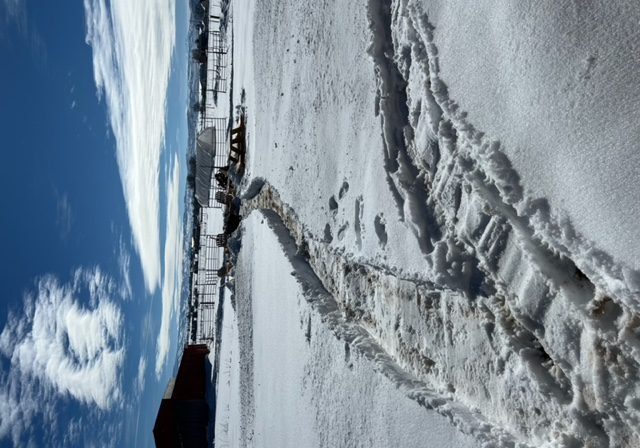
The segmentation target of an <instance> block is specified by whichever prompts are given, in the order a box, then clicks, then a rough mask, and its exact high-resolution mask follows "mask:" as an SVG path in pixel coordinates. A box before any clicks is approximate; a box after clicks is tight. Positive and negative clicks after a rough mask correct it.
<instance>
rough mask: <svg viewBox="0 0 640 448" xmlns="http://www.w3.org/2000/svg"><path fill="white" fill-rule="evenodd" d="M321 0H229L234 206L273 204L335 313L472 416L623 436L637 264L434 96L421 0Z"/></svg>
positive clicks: (540, 436)
mask: <svg viewBox="0 0 640 448" xmlns="http://www.w3.org/2000/svg"><path fill="white" fill-rule="evenodd" d="M320 3H321V4H319V5H317V6H316V7H310V6H309V5H299V4H297V3H295V2H268V1H267V2H259V3H258V4H255V5H253V4H251V5H252V7H250V8H247V11H250V12H251V14H253V15H254V16H255V17H260V20H259V21H257V22H255V23H253V24H252V25H251V26H252V27H253V28H254V33H255V37H254V39H253V40H251V41H245V42H244V44H242V43H241V45H240V48H242V51H246V52H250V53H251V54H253V56H254V57H253V58H252V61H253V64H255V73H256V79H252V78H250V73H252V71H251V70H248V71H245V72H244V75H243V76H244V78H242V79H240V80H239V81H240V83H241V84H242V85H243V86H245V87H246V88H247V95H248V102H247V106H248V110H249V114H250V117H251V118H252V119H251V122H250V128H249V134H250V138H249V139H250V142H249V152H250V157H251V158H252V160H250V167H249V172H250V174H251V175H253V177H254V178H260V177H261V178H264V179H268V181H269V184H267V185H266V187H264V188H263V189H262V192H261V193H260V194H259V195H258V196H256V197H255V198H254V199H253V202H252V203H251V204H248V205H247V207H249V208H248V209H247V210H249V209H250V208H251V207H254V208H261V209H269V210H272V211H275V212H276V213H277V214H278V216H280V218H281V219H282V221H283V222H284V223H285V224H286V226H287V228H288V229H289V231H290V232H292V234H293V235H294V236H295V238H296V240H297V242H298V245H299V247H300V248H301V250H302V251H303V252H308V254H309V263H310V266H311V267H312V268H313V271H314V272H315V274H316V275H317V276H318V278H320V279H321V281H322V283H323V285H324V287H325V288H326V289H327V291H329V293H330V294H331V296H332V297H333V298H334V299H335V301H336V303H337V304H338V305H339V307H340V309H341V311H342V313H343V315H344V317H345V318H346V319H348V320H349V321H350V322H353V323H355V324H357V325H358V326H359V327H360V328H362V329H364V330H365V331H366V332H367V334H369V335H370V336H371V337H372V338H373V339H374V341H375V343H376V344H377V345H378V346H379V347H381V349H382V350H383V351H384V353H386V354H387V355H388V356H389V357H390V359H391V360H392V361H393V362H394V363H396V364H397V365H398V366H399V368H400V369H402V370H403V371H404V372H407V373H408V374H409V375H411V376H412V377H414V378H417V379H418V380H419V381H421V382H423V383H424V384H425V385H427V386H426V387H427V389H429V390H432V391H434V392H435V394H436V396H437V397H439V399H445V400H447V401H449V402H453V403H458V404H460V405H462V406H463V407H464V408H466V409H470V410H473V411H476V412H477V413H479V414H480V416H481V418H479V420H480V421H481V420H485V421H486V422H488V423H489V424H490V425H489V427H490V428H492V429H491V430H490V431H488V432H486V433H485V432H482V431H477V430H476V433H481V434H484V435H487V434H489V435H492V437H496V440H502V441H503V442H504V443H505V444H508V443H511V440H513V441H516V442H520V443H524V444H530V445H533V446H540V445H545V444H546V445H549V446H638V445H640V439H639V437H638V432H639V431H640V426H639V425H640V404H639V403H640V401H639V400H640V391H639V390H638V386H637V384H636V381H635V378H637V377H638V373H639V372H638V365H639V361H640V352H639V351H638V349H639V348H640V336H639V334H640V319H639V316H638V312H640V306H639V305H638V300H637V298H638V290H639V289H640V280H639V279H640V276H639V275H638V272H637V271H635V270H634V267H633V266H629V265H628V264H625V263H623V262H620V261H619V259H618V260H616V257H615V256H614V255H616V254H612V253H608V252H605V251H604V250H603V249H602V248H598V247H599V246H598V244H596V243H594V242H593V241H589V240H587V239H586V238H585V237H584V236H582V235H581V234H579V233H578V232H577V231H576V230H575V229H574V226H573V224H572V222H571V220H569V219H567V218H562V219H561V218H558V216H562V214H561V213H560V212H561V211H559V210H555V209H552V208H551V205H549V202H548V201H547V200H545V199H540V198H539V197H535V196H532V195H530V194H529V193H528V191H529V190H527V188H525V186H523V185H522V181H521V175H520V173H518V172H517V171H516V170H515V169H514V168H513V166H512V164H511V162H510V159H509V158H508V157H507V154H506V153H507V152H508V148H505V147H504V146H503V145H504V144H503V143H501V142H499V141H498V140H496V139H495V137H492V136H489V135H487V134H484V133H483V130H481V129H478V128H476V127H475V126H474V124H473V123H472V121H471V119H469V116H468V114H467V113H466V112H465V111H464V110H462V108H461V107H460V106H459V105H458V103H456V102H455V101H456V99H455V98H452V97H450V94H449V89H448V87H447V84H446V82H447V79H446V78H445V77H444V75H443V74H442V71H441V62H440V60H439V58H441V57H443V56H442V54H443V53H445V52H446V51H447V48H439V47H438V45H439V42H438V39H437V35H436V28H435V26H434V24H433V23H432V22H431V21H430V16H429V15H428V11H427V10H428V9H429V8H426V7H425V6H424V5H425V4H426V3H427V2H412V1H394V2H386V1H380V0H370V1H368V2H357V1H356V2H349V4H348V5H345V4H343V3H344V2H332V1H325V2H320ZM252 8H255V10H254V9H252ZM439 19H440V20H443V25H442V26H446V23H445V22H444V19H443V15H440V16H439ZM249 23H251V22H250V21H249ZM283 23H286V24H287V26H286V29H282V28H278V27H277V26H275V27H274V24H283ZM449 25H451V24H449ZM445 34H446V33H445ZM443 41H445V42H446V39H444V38H443ZM345 67H349V68H350V69H349V70H345ZM319 68H320V69H319ZM248 73H249V74H248ZM372 74H375V75H372ZM254 83H255V84H254ZM310 86H313V88H310ZM484 120H485V121H486V118H485V119H484ZM380 134H382V138H380ZM524 177H526V176H524ZM257 182H261V181H260V180H257ZM256 185H257V184H253V187H254V188H255V189H256V190H257V186H256ZM251 193H255V191H252V192H251ZM249 196H251V194H249ZM605 246H606V244H605ZM622 258H624V257H622ZM501 437H502V438H501Z"/></svg>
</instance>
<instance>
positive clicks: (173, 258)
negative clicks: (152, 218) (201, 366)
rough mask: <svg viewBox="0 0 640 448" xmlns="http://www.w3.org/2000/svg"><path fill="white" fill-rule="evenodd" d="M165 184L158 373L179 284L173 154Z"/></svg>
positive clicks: (177, 184)
mask: <svg viewBox="0 0 640 448" xmlns="http://www.w3.org/2000/svg"><path fill="white" fill-rule="evenodd" d="M171 171H172V172H171V177H170V179H169V187H168V188H167V234H166V237H165V246H164V282H163V284H162V320H161V323H160V334H159V335H158V346H157V353H156V375H157V376H158V377H160V375H161V374H162V370H163V369H164V366H165V364H166V362H167V356H168V354H169V346H170V340H169V336H170V331H171V317H172V316H173V315H174V314H175V312H176V310H177V306H178V298H179V296H180V290H181V288H182V261H183V256H184V252H183V247H182V244H183V236H182V219H181V216H180V164H179V163H178V157H177V156H174V159H173V168H172V170H171Z"/></svg>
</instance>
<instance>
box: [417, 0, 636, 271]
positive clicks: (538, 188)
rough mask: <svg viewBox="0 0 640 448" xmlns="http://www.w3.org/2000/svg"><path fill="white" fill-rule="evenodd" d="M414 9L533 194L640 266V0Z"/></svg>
mask: <svg viewBox="0 0 640 448" xmlns="http://www.w3.org/2000/svg"><path fill="white" fill-rule="evenodd" d="M407 3H409V4H410V5H411V6H409V8H411V7H412V6H414V5H415V11H413V12H412V14H411V15H412V17H420V15H421V14H425V15H426V17H427V19H428V20H429V21H430V22H431V24H432V26H433V27H434V31H433V43H434V44H435V46H436V47H437V48H441V49H442V50H443V51H440V52H439V58H438V60H439V66H440V73H439V77H440V78H441V79H442V81H443V82H444V83H445V84H446V85H447V88H448V91H449V98H450V99H451V100H453V101H455V102H456V104H457V105H458V106H459V107H460V109H461V110H463V111H465V112H467V113H468V116H467V118H466V121H468V122H469V123H472V124H473V125H474V127H475V128H476V129H478V130H479V131H482V132H485V133H486V137H485V138H487V139H492V140H496V141H499V142H500V147H501V150H502V151H504V152H505V154H506V155H507V156H508V157H509V159H510V161H511V162H512V163H513V166H514V168H515V170H516V171H517V172H518V173H519V174H520V177H521V182H522V184H523V186H525V187H526V189H527V194H528V195H529V196H531V197H533V198H539V197H541V198H545V199H546V200H548V201H549V204H550V206H551V208H552V210H554V214H555V215H557V216H562V215H563V214H566V215H567V216H568V217H569V219H570V221H571V222H572V224H573V226H574V227H575V228H576V230H577V231H578V232H579V233H580V234H582V235H583V236H584V237H585V238H586V239H587V240H588V241H590V242H592V243H593V244H594V245H595V247H597V248H599V249H601V250H603V251H605V252H606V253H607V254H610V255H611V256H612V257H613V258H614V260H615V261H616V262H621V263H624V264H625V265H627V266H628V267H630V268H632V269H634V270H638V269H640V258H638V256H637V254H638V252H639V249H640V244H639V243H638V238H637V223H638V221H639V220H640V206H639V205H638V204H639V202H638V200H637V194H636V192H635V189H636V188H637V186H638V185H639V184H640V153H639V152H638V151H637V142H638V138H639V137H640V124H639V123H640V109H639V108H638V104H640V90H639V89H636V88H630V86H637V85H638V84H639V83H640V70H639V69H640V56H639V51H638V50H640V29H639V28H638V23H639V22H640V8H638V4H637V2H634V1H620V2H615V3H611V2H607V1H594V2H589V4H588V6H587V5H581V4H580V3H575V2H570V1H542V2H536V3H535V5H533V4H530V3H526V2H525V3H513V2H506V1H490V2H481V3H479V4H477V5H474V7H472V8H469V7H468V4H467V3H466V2H461V1H453V2H452V1H441V0H437V1H429V2H423V1H420V2H418V1H410V2H407ZM612 24H615V26H612ZM612 198H615V200H612Z"/></svg>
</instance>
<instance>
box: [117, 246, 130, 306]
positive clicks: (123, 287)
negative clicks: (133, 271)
mask: <svg viewBox="0 0 640 448" xmlns="http://www.w3.org/2000/svg"><path fill="white" fill-rule="evenodd" d="M130 264H131V256H130V255H129V251H128V250H127V248H126V246H125V244H124V241H123V240H122V237H120V244H119V245H118V267H119V268H120V277H121V278H122V282H121V284H120V289H119V293H120V297H121V298H122V299H123V300H128V299H130V298H131V295H132V294H133V290H132V288H131V275H130V274H129V272H130V271H129V266H130Z"/></svg>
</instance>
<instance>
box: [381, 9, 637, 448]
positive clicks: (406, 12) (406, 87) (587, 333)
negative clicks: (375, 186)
mask: <svg viewBox="0 0 640 448" xmlns="http://www.w3.org/2000/svg"><path fill="white" fill-rule="evenodd" d="M368 17H369V20H370V28H371V31H372V43H371V46H370V50H369V51H370V54H371V56H372V58H373V60H374V63H375V71H376V76H377V78H378V85H379V101H378V105H377V110H379V111H380V115H381V121H382V131H383V138H384V140H385V148H384V151H385V156H386V158H387V160H386V163H385V167H386V169H387V172H388V181H389V183H390V184H392V187H393V189H394V190H395V192H396V194H397V195H399V196H401V198H402V200H401V201H397V202H398V207H399V208H400V209H401V210H402V213H403V216H404V218H405V219H406V220H407V221H408V223H409V224H410V227H412V230H413V231H414V234H415V235H416V237H417V238H418V241H419V243H420V246H421V248H422V249H423V252H425V255H426V257H427V259H429V258H437V257H436V256H437V252H438V250H441V251H442V252H443V253H442V254H441V255H440V257H439V258H440V259H442V258H449V257H450V255H451V253H452V251H453V252H456V251H457V252H462V253H466V254H472V256H471V257H470V258H473V259H474V260H475V261H476V262H477V267H478V269H479V271H480V272H481V273H482V275H483V276H485V277H486V278H489V279H491V281H490V283H491V285H492V286H493V287H494V288H495V292H494V293H493V294H492V296H493V297H489V298H487V299H486V300H485V302H486V303H490V302H492V301H494V302H496V303H494V306H493V308H491V307H489V306H488V307H487V309H488V312H489V313H493V312H494V311H495V310H496V309H501V312H502V313H503V315H502V316H499V315H495V314H494V317H495V321H496V322H500V325H499V326H501V327H502V330H504V329H505V328H509V327H512V328H511V329H512V334H514V335H517V334H520V333H522V332H523V331H524V334H527V333H528V334H527V336H526V339H529V340H530V341H529V345H530V347H529V348H527V347H526V344H524V346H523V347H517V346H513V345H509V343H510V341H509V340H508V339H507V340H506V341H504V342H506V343H507V346H506V347H503V349H506V350H508V351H509V352H511V353H515V354H517V356H518V357H520V362H521V364H522V365H523V366H524V368H525V369H526V370H528V371H529V372H531V374H532V375H533V376H535V377H537V379H536V380H535V381H534V382H533V383H531V384H530V386H529V387H534V388H538V393H539V394H541V395H542V396H548V397H549V398H550V399H551V403H548V404H547V406H546V408H545V407H542V408H540V407H538V406H537V405H534V406H529V408H528V409H525V410H524V411H523V410H521V409H518V406H517V405H516V406H514V405H513V403H509V404H507V408H508V409H509V411H510V412H513V416H515V417H512V418H510V417H509V416H508V415H502V416H500V415H494V416H493V417H494V418H497V419H498V422H499V421H501V420H502V421H503V422H504V424H506V425H507V426H508V425H512V426H515V429H516V433H520V434H522V435H523V436H524V437H526V438H528V439H529V440H534V441H536V443H541V442H542V443H544V442H547V443H569V444H571V443H576V444H580V443H583V444H589V443H591V444H594V446H609V445H612V446H613V445H615V446H618V445H622V444H626V445H627V446H633V445H634V443H635V442H634V441H633V440H634V438H635V440H636V441H637V440H638V439H637V437H638V433H639V432H640V426H639V423H640V414H639V413H638V411H639V410H640V407H638V406H636V405H635V404H633V403H635V401H633V400H630V399H629V397H630V396H631V397H633V396H636V397H638V396H639V393H640V391H639V390H638V389H637V388H636V386H635V385H633V384H629V383H630V382H629V380H628V379H627V378H628V375H629V374H630V372H633V373H632V375H636V376H637V374H638V372H639V367H640V366H639V361H638V360H639V359H640V357H639V352H638V344H639V342H640V340H639V339H638V336H637V334H638V328H639V327H640V323H639V322H638V320H639V319H638V317H637V313H638V311H639V308H640V307H639V305H638V301H637V291H635V290H637V289H640V288H638V285H639V284H640V282H639V281H638V278H639V277H638V275H637V273H633V272H626V271H624V270H621V269H620V268H619V267H617V266H615V265H614V264H613V262H612V260H610V259H609V258H608V257H607V256H606V255H605V254H602V253H598V252H596V251H593V250H592V249H591V248H590V247H589V245H588V244H586V243H585V242H584V241H582V240H581V239H580V238H578V237H577V236H576V235H575V232H573V230H572V228H571V226H570V225H569V224H568V223H560V224H558V223H556V222H554V221H553V218H552V216H551V213H550V211H549V209H548V206H547V204H546V203H545V202H544V201H541V200H535V201H533V200H529V199H527V198H525V197H524V194H523V189H522V187H521V186H520V184H519V177H518V175H517V173H516V172H515V171H514V170H513V169H512V168H511V165H510V163H509V161H508V159H507V158H506V156H504V154H503V153H502V152H501V151H500V145H499V144H498V143H497V142H494V141H489V140H488V139H487V138H486V137H485V136H484V134H482V133H481V132H479V131H477V130H476V129H474V128H473V126H472V125H471V124H469V123H468V122H467V121H466V115H465V113H464V112H462V111H460V110H459V108H458V106H457V105H456V104H455V103H454V102H453V101H452V100H451V99H450V98H449V94H448V91H447V87H446V85H445V83H444V82H443V81H442V80H441V79H440V78H439V76H438V75H439V67H438V57H437V55H438V49H437V47H436V45H435V43H434V41H433V26H432V25H431V24H430V23H429V20H428V17H427V16H426V15H425V14H423V13H422V12H421V9H420V4H415V3H414V2H412V1H410V0H400V1H394V2H391V1H383V0H370V1H369V10H368ZM407 204H409V206H407ZM425 216H435V217H436V219H427V220H425V218H424V217H425ZM412 224H413V225H412ZM434 229H435V230H434ZM437 229H441V230H442V231H441V232H438V231H437ZM425 240H428V241H425ZM572 254H578V257H577V258H576V257H574V256H573V255H572ZM572 258H573V259H572ZM574 260H578V261H579V263H580V269H578V267H577V266H576V262H575V261H574ZM583 271H584V272H585V273H586V274H587V275H588V278H587V276H586V275H584V274H583ZM612 285H613V286H612ZM634 289H635V290H634ZM497 346H500V344H497ZM505 357H507V358H509V357H511V358H512V357H513V356H512V355H510V354H509V353H506V354H505ZM611 363H612V364H613V365H611ZM545 389H546V390H545ZM530 393H531V391H528V390H523V391H522V392H521V393H519V394H518V393H516V394H514V397H512V399H513V400H514V401H518V400H524V401H525V402H526V401H527V400H529V401H531V398H532V397H530V396H529V397H528V396H527V395H528V394H530ZM479 397H480V396H479V395H475V399H476V404H477V405H478V406H482V403H481V402H479V401H478V398H479ZM534 401H535V400H534ZM632 402H633V403H632ZM545 413H547V415H548V416H552V415H553V416H554V418H553V419H552V422H551V423H553V424H549V423H550V422H549V421H546V420H545V419H544V418H540V416H541V415H544V414H545ZM518 414H520V415H518ZM538 414H540V415H538ZM494 421H495V420H494ZM518 423H520V425H518ZM620 423H622V424H620ZM518 426H521V427H518ZM549 427H551V428H552V431H548V428H549Z"/></svg>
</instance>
